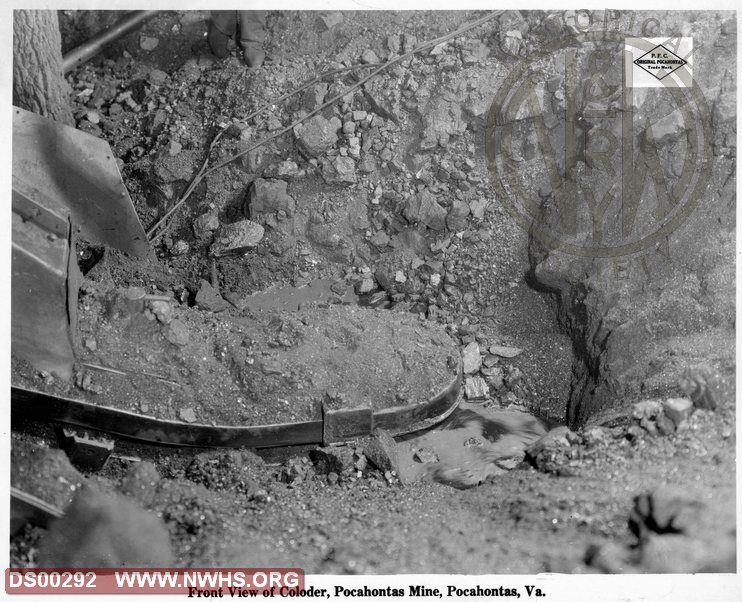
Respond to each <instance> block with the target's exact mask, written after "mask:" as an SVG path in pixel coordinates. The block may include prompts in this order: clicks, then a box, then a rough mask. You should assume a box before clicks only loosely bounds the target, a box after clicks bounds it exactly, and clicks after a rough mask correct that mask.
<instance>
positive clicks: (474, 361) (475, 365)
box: [461, 341, 482, 374]
mask: <svg viewBox="0 0 742 602" xmlns="http://www.w3.org/2000/svg"><path fill="white" fill-rule="evenodd" d="M461 360H462V363H463V365H464V374H474V373H475V372H478V371H479V369H480V368H481V367H482V354H481V353H480V352H479V344H478V343H477V342H476V341H472V342H471V343H469V344H468V345H467V346H466V347H464V349H463V351H462V352H461Z"/></svg>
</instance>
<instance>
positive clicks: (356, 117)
mask: <svg viewBox="0 0 742 602" xmlns="http://www.w3.org/2000/svg"><path fill="white" fill-rule="evenodd" d="M366 117H368V113H366V111H353V121H366Z"/></svg>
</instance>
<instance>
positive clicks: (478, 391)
mask: <svg viewBox="0 0 742 602" xmlns="http://www.w3.org/2000/svg"><path fill="white" fill-rule="evenodd" d="M489 392H490V391H489V387H488V386H487V382H486V381H485V380H484V379H483V378H482V377H481V376H467V377H466V380H465V381H464V394H465V395H466V398H467V399H485V398H486V397H487V396H488V395H489Z"/></svg>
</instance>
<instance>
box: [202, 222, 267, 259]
mask: <svg viewBox="0 0 742 602" xmlns="http://www.w3.org/2000/svg"><path fill="white" fill-rule="evenodd" d="M264 234H265V230H264V229H263V226H261V225H260V224H257V223H255V222H252V221H250V220H242V221H240V222H235V223H233V224H222V226H221V228H220V229H219V231H218V232H217V234H216V240H215V241H214V244H212V245H211V254H212V255H214V256H216V257H221V256H223V255H227V254H230V253H242V252H244V251H247V250H248V249H252V248H253V247H256V246H257V245H258V243H259V242H260V241H261V240H263V235H264Z"/></svg>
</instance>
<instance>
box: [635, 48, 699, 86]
mask: <svg viewBox="0 0 742 602" xmlns="http://www.w3.org/2000/svg"><path fill="white" fill-rule="evenodd" d="M634 64H635V65H638V66H639V67H641V68H642V69H644V70H645V71H647V72H648V73H650V74H652V75H654V76H655V77H656V78H657V79H659V80H662V79H664V78H665V77H667V76H668V75H670V74H671V73H672V72H673V71H675V70H676V69H680V67H682V66H683V65H686V64H688V61H686V60H685V59H682V58H680V57H679V56H678V55H677V54H675V53H673V52H671V51H670V50H668V49H667V48H665V47H664V46H662V45H661V44H660V45H659V46H655V47H654V48H652V50H650V51H649V52H647V53H646V54H644V55H642V56H640V57H639V58H638V59H636V60H635V61H634Z"/></svg>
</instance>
